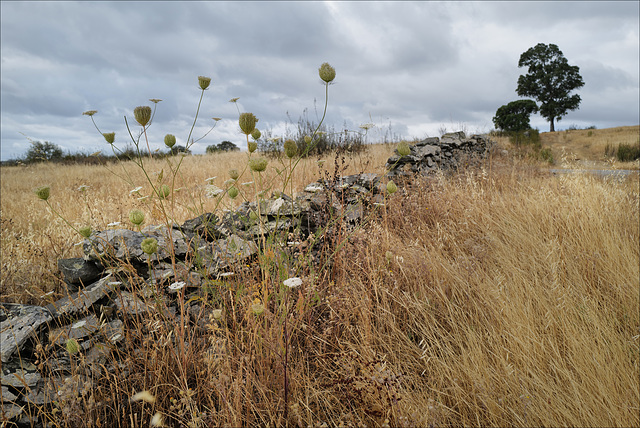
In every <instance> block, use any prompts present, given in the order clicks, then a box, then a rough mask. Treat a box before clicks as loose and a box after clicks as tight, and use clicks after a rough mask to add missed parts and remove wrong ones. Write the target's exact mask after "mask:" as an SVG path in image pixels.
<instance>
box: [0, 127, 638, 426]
mask: <svg viewBox="0 0 640 428" xmlns="http://www.w3.org/2000/svg"><path fill="white" fill-rule="evenodd" d="M605 131H607V132H606V133H605ZM585 132H586V131H585ZM601 132H602V133H603V135H609V134H608V132H609V131H608V130H593V131H592V136H586V137H584V138H587V139H588V138H592V137H593V136H594V135H596V134H598V133H601ZM610 132H614V131H613V130H612V131H610ZM620 132H621V135H622V134H625V135H626V132H627V130H622V131H620ZM634 132H635V134H634V135H636V137H637V127H635V131H633V130H632V132H631V133H634ZM565 135H566V137H565ZM611 135H613V134H611ZM574 136H575V137H576V138H577V137H578V136H580V138H582V134H581V133H578V132H568V133H566V134H564V133H561V132H558V133H555V134H554V135H553V136H551V137H549V138H550V139H549V140H545V138H547V137H545V134H542V141H543V146H544V145H545V144H548V145H549V146H551V148H552V150H556V148H557V147H556V145H557V144H566V145H567V146H569V147H574V146H572V144H571V142H572V141H573V138H574ZM556 138H561V139H563V141H562V142H558V141H556V140H555V139H556ZM603 138H605V139H606V138H614V137H603ZM595 139H596V138H594V140H595ZM597 141H598V144H597V145H600V144H602V141H601V139H597ZM625 141H626V140H625ZM633 141H635V140H632V143H633ZM610 142H611V143H613V142H614V141H613V140H611V141H610ZM616 142H617V140H616ZM580 144H582V143H580ZM605 144H606V142H605ZM394 148H395V145H390V144H378V145H375V144H374V145H370V146H366V147H365V148H364V149H363V150H360V151H358V152H357V153H345V152H340V151H338V152H335V153H333V154H324V155H322V156H321V157H317V156H313V157H306V158H301V159H300V161H299V162H300V163H299V164H297V166H296V167H295V168H291V169H290V171H291V178H290V179H287V178H286V177H287V176H286V175H283V174H282V173H277V172H276V171H275V168H276V167H278V168H279V166H278V165H280V164H279V163H278V162H280V161H282V165H283V168H286V167H287V162H288V160H287V159H286V157H281V158H280V160H278V158H277V157H274V158H270V160H269V167H268V168H267V169H266V170H265V171H264V173H262V172H261V173H260V174H261V175H259V177H258V178H259V179H260V180H261V181H264V182H269V183H273V188H274V189H277V188H286V189H290V190H291V191H292V192H293V193H295V192H297V191H300V190H302V189H303V187H304V186H305V185H306V184H309V183H311V182H314V181H316V180H317V179H319V178H323V177H325V176H331V175H333V176H335V175H342V176H344V175H348V174H354V173H360V172H375V173H384V170H383V165H384V163H385V161H386V159H387V158H388V157H389V156H390V155H391V154H392V152H393V150H394ZM504 150H506V152H504ZM594 150H595V152H594V153H597V154H598V156H601V154H602V152H603V150H604V145H603V147H602V149H599V148H598V149H597V150H596V147H594ZM526 153H527V152H526V151H523V149H522V148H521V147H519V148H516V147H512V146H511V145H510V144H509V142H508V139H506V138H500V141H499V145H498V147H497V148H496V149H494V150H493V151H492V152H491V155H490V156H489V157H488V158H487V159H486V160H485V161H483V162H482V163H481V164H480V165H479V166H476V167H469V168H464V169H461V170H459V171H454V172H452V173H451V174H446V175H445V174H442V173H439V174H435V175H432V176H429V177H423V178H419V179H417V180H416V181H415V182H413V183H407V184H406V185H401V183H398V184H399V185H398V187H399V190H398V191H397V192H395V193H393V194H388V195H387V196H386V199H385V205H384V207H383V208H381V209H380V210H378V211H375V212H374V214H373V215H371V216H369V217H367V219H366V221H365V223H364V224H363V225H362V227H360V228H359V229H357V230H356V231H355V232H351V233H347V232H344V233H340V230H345V231H346V230H347V228H346V227H345V228H341V227H339V226H340V225H339V224H338V227H336V228H335V229H336V230H337V232H336V233H335V234H333V235H332V239H333V240H334V242H336V243H338V244H339V245H335V246H332V247H330V248H329V247H326V248H327V251H329V252H328V253H326V254H323V255H322V256H323V257H324V258H325V259H326V260H330V263H329V264H325V265H323V267H322V268H321V269H318V270H313V271H301V272H292V273H294V274H297V276H299V277H300V280H301V284H300V285H297V286H296V288H293V289H287V287H282V286H281V281H282V279H283V278H280V277H278V275H273V272H276V273H277V272H278V266H279V263H280V262H281V259H280V258H279V257H280V255H279V253H277V251H273V249H274V248H276V247H270V246H268V245H267V246H264V247H261V254H260V255H259V256H258V258H257V259H256V260H255V261H254V262H255V263H257V264H258V272H259V274H258V275H256V273H255V272H256V271H255V270H251V269H248V270H247V269H241V266H238V270H237V271H236V274H235V275H233V276H230V277H227V278H225V279H224V280H222V281H221V280H218V283H216V284H217V286H219V287H218V289H217V290H218V291H217V292H216V293H214V294H213V295H212V297H211V299H210V300H203V301H202V304H203V305H205V306H206V305H209V306H211V307H212V308H221V309H222V312H219V313H217V314H218V315H219V317H216V318H215V319H214V318H211V319H201V320H197V321H196V324H199V325H200V326H201V328H198V329H196V328H194V329H193V330H189V329H187V330H186V331H185V330H182V329H181V327H184V326H185V323H184V321H182V322H181V323H180V322H179V323H177V324H173V323H167V322H166V320H165V319H163V317H162V316H161V315H160V314H159V313H154V314H150V315H149V316H148V317H141V318H139V319H137V320H132V321H131V322H130V323H129V324H127V325H128V329H127V332H126V334H127V337H128V340H129V343H131V344H133V345H131V346H128V347H123V348H122V349H114V350H113V352H112V354H111V356H110V358H112V359H113V361H114V362H115V361H117V364H114V367H117V370H116V371H115V372H114V371H103V372H102V373H101V375H99V376H96V377H95V378H94V379H93V387H92V388H91V389H89V390H87V389H85V390H69V391H66V392H65V393H64V394H63V395H62V396H61V397H60V399H59V401H58V404H57V407H56V408H55V409H53V410H51V409H48V410H46V411H47V412H50V413H49V414H48V417H49V419H50V421H51V423H52V425H53V426H68V427H77V426H114V427H134V426H148V425H149V424H150V423H153V424H158V425H160V424H161V422H160V421H163V422H162V424H165V425H167V426H176V427H177V426H180V427H182V426H194V427H195V426H203V427H204V426H267V425H269V426H285V425H290V426H363V425H364V426H407V427H414V426H451V425H456V426H638V425H639V424H640V419H639V417H638V414H639V411H640V404H639V403H640V396H639V388H640V385H639V374H640V356H639V355H640V349H639V345H640V319H639V310H638V308H639V307H640V302H639V298H640V287H639V284H638V278H639V277H640V272H639V265H640V247H639V243H640V231H639V229H638V224H640V209H639V202H640V189H639V183H638V177H637V175H636V176H629V177H627V178H623V179H620V178H602V177H596V176H592V175H589V174H561V175H553V174H550V173H548V172H546V171H545V170H544V168H546V167H547V166H548V163H541V162H540V161H539V160H536V159H535V158H534V157H529V156H528V155H526ZM254 155H255V153H254ZM248 156H249V155H248V153H246V152H228V153H214V154H207V155H201V156H185V157H184V158H183V159H182V161H181V162H182V164H181V167H180V169H179V171H178V172H177V173H176V174H175V177H176V183H179V184H176V186H175V189H174V192H173V194H172V196H171V220H172V221H175V222H177V223H180V222H183V221H185V220H187V219H190V218H193V217H195V216H197V215H199V214H202V213H205V212H211V211H217V212H221V211H222V210H223V209H232V208H234V207H235V206H237V205H238V204H239V203H240V202H241V199H242V198H236V199H234V198H229V197H227V196H222V197H213V198H210V197H208V196H207V192H208V190H210V188H209V187H207V186H210V185H212V183H213V184H215V185H216V186H219V187H221V188H223V187H224V186H225V184H224V183H225V181H227V180H228V179H229V175H230V174H229V172H228V171H230V170H236V171H246V169H245V165H246V164H247V162H248ZM580 156H584V155H582V154H580ZM558 158H562V156H558ZM597 160H600V159H599V158H598V159H597ZM145 162H146V171H147V172H148V173H149V174H150V176H151V182H153V180H155V179H156V178H157V175H159V174H160V171H161V170H165V171H166V170H168V167H167V164H166V162H167V160H166V159H157V160H155V159H152V160H148V161H145ZM289 165H290V164H289ZM543 167H544V168H543ZM105 168H108V169H105ZM0 172H1V179H2V180H1V186H2V187H1V192H2V193H1V194H2V199H1V219H2V235H1V248H2V266H1V269H2V284H1V287H2V290H1V291H2V299H1V300H2V301H3V302H20V303H27V304H39V305H43V304H47V303H49V302H52V301H55V300H56V299H58V298H61V297H63V296H64V294H65V291H64V290H65V287H64V285H63V282H62V279H61V277H60V275H59V274H58V273H57V272H56V271H57V269H56V262H57V260H58V259H61V258H69V257H78V256H81V249H80V247H78V246H77V245H76V244H77V243H78V242H79V241H80V240H81V237H80V235H78V234H77V233H76V232H74V231H73V229H71V228H70V227H69V226H73V227H74V228H76V229H80V227H82V226H83V225H86V224H90V225H91V227H92V228H93V229H94V230H104V229H107V228H113V227H118V228H122V227H125V228H128V227H131V228H133V225H132V224H131V223H130V222H129V213H130V211H131V210H132V209H140V210H142V211H144V213H145V216H146V218H145V224H162V223H165V222H166V213H163V211H162V210H160V209H157V205H150V202H149V200H148V199H145V198H144V197H143V198H142V199H140V197H141V195H148V194H150V193H151V192H152V189H151V188H150V186H151V185H150V184H149V185H147V184H145V180H147V178H146V177H145V176H144V174H143V172H142V171H141V170H140V168H138V167H137V166H136V165H135V164H133V163H127V162H124V163H120V164H111V165H108V166H107V167H104V166H89V165H66V166H61V165H56V164H51V163H40V164H33V165H27V166H15V167H3V168H2V169H1V171H0ZM119 175H121V176H126V177H129V182H128V183H127V182H126V181H123V180H121V179H120V178H119V177H118V176H119ZM245 179H246V180H247V182H246V183H247V184H246V185H245V184H242V183H243V180H245ZM250 179H251V177H249V176H248V172H247V175H245V176H242V175H240V178H238V180H237V182H235V183H237V184H234V186H239V187H240V188H241V192H242V197H243V198H245V199H247V200H252V199H254V198H256V197H258V195H257V191H258V190H259V189H258V188H257V186H255V183H251V182H250V181H249V180H250ZM282 180H284V181H282ZM131 183H134V184H136V187H135V188H137V187H138V186H140V187H142V188H141V189H138V190H134V189H135V188H133V187H132V185H131ZM137 183H140V184H139V185H137ZM43 184H49V185H50V197H49V199H48V201H47V202H48V203H50V204H51V205H50V207H51V208H53V209H55V211H56V212H57V213H58V214H60V216H62V217H64V219H65V220H66V221H65V220H62V219H61V218H60V216H58V215H57V214H56V213H54V212H52V211H51V209H50V208H49V207H48V206H47V205H45V204H44V202H43V201H42V200H39V199H38V198H36V197H35V196H34V194H33V189H34V188H35V187H37V186H41V185H43ZM154 207H156V208H154ZM337 220H340V219H337ZM67 221H68V222H69V223H70V224H67V223H66V222H67ZM116 222H119V224H116V225H113V224H114V223H116ZM110 225H111V226H110ZM274 266H275V269H272V267H274ZM265 290H267V291H265ZM269 290H270V291H269ZM256 296H259V297H260V299H261V300H259V301H261V302H262V304H260V305H259V306H260V310H256ZM202 326H204V327H202ZM72 357H73V358H74V359H75V360H74V361H76V363H77V367H78V373H80V370H81V369H82V364H83V356H82V353H79V354H74V355H73V356H72ZM43 358H45V359H46V357H43ZM140 393H142V394H140ZM132 398H135V399H134V400H132ZM43 411H45V409H43ZM158 415H160V416H158Z"/></svg>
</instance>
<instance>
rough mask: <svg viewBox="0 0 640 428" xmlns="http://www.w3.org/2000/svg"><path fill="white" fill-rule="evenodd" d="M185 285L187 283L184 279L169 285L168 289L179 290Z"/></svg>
mask: <svg viewBox="0 0 640 428" xmlns="http://www.w3.org/2000/svg"><path fill="white" fill-rule="evenodd" d="M185 285H187V284H186V283H185V282H184V281H177V282H174V283H173V284H171V285H170V286H169V290H180V289H181V288H182V287H184V286H185Z"/></svg>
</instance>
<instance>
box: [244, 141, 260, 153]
mask: <svg viewBox="0 0 640 428" xmlns="http://www.w3.org/2000/svg"><path fill="white" fill-rule="evenodd" d="M247 148H248V149H249V153H253V152H255V151H256V150H257V149H258V143H256V142H255V141H249V144H247Z"/></svg>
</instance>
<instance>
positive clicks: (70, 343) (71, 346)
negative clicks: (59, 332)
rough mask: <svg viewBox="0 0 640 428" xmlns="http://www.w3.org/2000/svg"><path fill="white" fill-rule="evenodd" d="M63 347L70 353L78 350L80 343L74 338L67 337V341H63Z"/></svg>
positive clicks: (75, 352)
mask: <svg viewBox="0 0 640 428" xmlns="http://www.w3.org/2000/svg"><path fill="white" fill-rule="evenodd" d="M65 348H67V352H68V353H69V354H71V355H73V354H77V353H78V352H80V344H79V343H78V341H77V340H75V339H68V340H67V343H65Z"/></svg>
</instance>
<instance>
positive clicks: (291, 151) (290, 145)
mask: <svg viewBox="0 0 640 428" xmlns="http://www.w3.org/2000/svg"><path fill="white" fill-rule="evenodd" d="M284 154H285V155H287V157H288V158H289V159H291V158H293V157H294V156H295V155H296V154H298V145H297V144H296V142H295V141H293V140H286V141H285V142H284Z"/></svg>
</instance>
